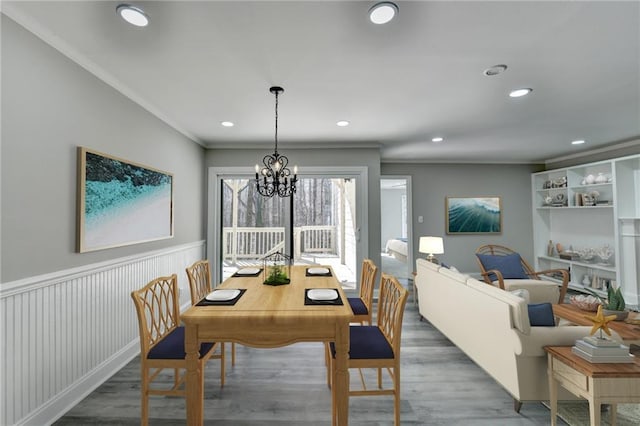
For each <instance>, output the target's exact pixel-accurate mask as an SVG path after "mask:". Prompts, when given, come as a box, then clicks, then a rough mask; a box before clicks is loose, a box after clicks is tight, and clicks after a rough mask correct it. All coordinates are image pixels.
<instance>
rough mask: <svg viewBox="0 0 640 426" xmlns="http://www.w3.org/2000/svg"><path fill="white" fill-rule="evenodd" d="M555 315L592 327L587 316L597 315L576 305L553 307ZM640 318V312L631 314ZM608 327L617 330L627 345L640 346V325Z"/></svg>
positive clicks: (616, 323) (616, 324)
mask: <svg viewBox="0 0 640 426" xmlns="http://www.w3.org/2000/svg"><path fill="white" fill-rule="evenodd" d="M553 314H554V315H555V316H556V317H559V318H562V319H565V320H567V321H569V322H570V323H572V324H575V325H592V324H593V323H592V322H591V321H590V320H588V319H587V318H585V317H584V316H585V315H595V312H589V311H584V310H582V309H580V308H578V307H577V306H575V305H572V304H570V303H565V304H562V305H553ZM638 316H640V313H638V312H630V313H629V317H630V318H635V317H638ZM607 326H608V327H609V328H610V329H612V330H615V332H616V333H618V334H619V335H620V338H621V339H622V340H623V341H624V343H625V344H627V345H630V344H632V343H633V344H636V345H640V325H635V324H629V323H626V322H624V321H611V322H609V323H607Z"/></svg>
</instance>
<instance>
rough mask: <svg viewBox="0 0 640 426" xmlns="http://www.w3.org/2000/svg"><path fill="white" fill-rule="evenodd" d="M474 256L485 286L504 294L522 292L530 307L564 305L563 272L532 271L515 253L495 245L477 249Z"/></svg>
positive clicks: (565, 282) (566, 278)
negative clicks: (548, 304)
mask: <svg viewBox="0 0 640 426" xmlns="http://www.w3.org/2000/svg"><path fill="white" fill-rule="evenodd" d="M475 254H476V260H477V262H478V266H479V267H480V273H481V274H482V278H483V279H484V281H485V282H486V283H487V284H491V285H497V286H498V287H500V288H501V289H503V290H506V291H514V290H519V289H525V290H527V291H528V292H529V295H530V302H531V303H543V302H549V303H558V304H562V303H564V298H565V295H566V294H567V287H568V285H569V272H568V271H567V270H566V269H561V268H558V269H547V270H544V271H535V270H534V269H533V268H532V267H531V265H529V263H528V262H527V261H526V260H524V259H523V258H522V256H520V254H519V253H518V252H515V251H513V250H512V249H510V248H508V247H505V246H501V245H497V244H486V245H483V246H480V247H478V248H477V249H476V253H475ZM543 276H550V277H552V278H555V279H556V280H557V281H559V283H558V282H551V281H547V280H543V279H542V277H543ZM558 287H559V288H558Z"/></svg>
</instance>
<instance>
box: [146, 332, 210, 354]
mask: <svg viewBox="0 0 640 426" xmlns="http://www.w3.org/2000/svg"><path fill="white" fill-rule="evenodd" d="M213 345H215V343H202V344H201V345H200V358H202V357H203V356H204V355H205V354H206V353H207V352H209V351H210V350H211V348H213ZM186 356H187V353H186V352H185V351H184V327H178V328H176V329H175V330H173V331H172V332H171V333H169V334H167V335H166V336H165V338H164V339H162V340H160V341H159V342H158V343H157V344H156V345H155V346H154V347H153V348H151V350H150V351H149V353H148V354H147V359H185V357H186Z"/></svg>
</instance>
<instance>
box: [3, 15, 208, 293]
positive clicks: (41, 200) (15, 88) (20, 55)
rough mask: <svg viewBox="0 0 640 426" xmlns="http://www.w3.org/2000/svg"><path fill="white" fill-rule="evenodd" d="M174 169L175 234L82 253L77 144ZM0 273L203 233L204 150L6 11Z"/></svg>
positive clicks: (84, 260)
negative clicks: (78, 224)
mask: <svg viewBox="0 0 640 426" xmlns="http://www.w3.org/2000/svg"><path fill="white" fill-rule="evenodd" d="M79 145H81V146H87V147H89V148H92V149H95V150H98V151H102V152H105V153H108V154H112V155H115V156H118V157H121V158H125V159H128V160H131V161H135V162H138V163H141V164H144V165H148V166H151V167H154V168H158V169H160V170H164V171H167V172H170V173H173V176H174V206H175V207H174V238H172V239H166V240H161V241H156V242H149V243H144V244H136V245H132V246H127V247H122V248H114V249H108V250H101V251H97V252H91V253H84V254H79V253H76V252H75V239H76V147H77V146H79ZM1 154H2V160H1V161H2V171H1V177H2V192H1V194H2V204H1V213H2V228H1V229H2V252H1V253H2V260H1V272H0V282H8V281H12V280H16V279H20V278H25V277H29V276H34V275H40V274H44V273H48V272H54V271H59V270H63V269H68V268H72V267H77V266H81V265H85V264H90V263H94V262H100V261H105V260H109V259H113V258H118V257H123V256H128V255H132V254H136V253H140V252H146V251H150V250H156V249H161V248H165V247H169V246H172V245H177V244H183V243H187V242H192V241H200V240H203V239H204V238H205V232H204V229H205V222H204V214H203V212H204V207H205V197H204V194H205V190H204V185H205V168H204V160H203V157H204V150H203V149H202V147H200V146H199V145H197V144H195V143H194V142H192V141H191V140H189V139H187V138H186V137H184V136H183V135H181V134H180V133H178V132H176V131H175V130H173V129H172V128H170V127H168V126H167V125H166V124H164V123H162V122H161V121H160V120H158V119H157V118H155V117H154V116H152V115H151V114H149V113H148V112H147V111H146V110H144V109H142V108H141V107H139V106H138V105H137V104H135V103H133V102H131V101H130V100H129V99H128V98H126V97H124V96H123V95H121V94H120V93H119V92H117V91H115V90H114V89H113V88H112V87H110V86H108V85H106V84H105V83H103V82H102V81H100V80H98V79H97V78H96V77H95V76H93V75H92V74H90V73H88V72H87V71H85V70H84V69H83V68H81V67H80V66H78V65H77V64H75V63H74V62H72V61H71V60H69V59H68V58H67V57H65V56H63V55H61V54H60V53H59V52H58V51H57V50H54V49H53V48H51V47H50V46H49V45H47V44H45V43H44V42H42V41H41V40H40V39H38V38H36V37H35V36H34V35H33V34H32V33H30V32H28V31H27V30H25V29H24V28H22V27H21V26H19V25H18V24H16V23H15V22H14V21H12V20H11V19H9V18H7V17H6V16H5V15H2V152H1Z"/></svg>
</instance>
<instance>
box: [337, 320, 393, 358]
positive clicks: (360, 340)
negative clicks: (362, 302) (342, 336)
mask: <svg viewBox="0 0 640 426" xmlns="http://www.w3.org/2000/svg"><path fill="white" fill-rule="evenodd" d="M349 339H350V341H349V358H350V359H391V358H393V349H392V348H391V345H390V344H389V342H388V341H387V339H386V338H385V337H384V334H382V331H380V329H379V328H378V327H377V326H375V325H355V326H351V327H349ZM330 346H331V356H333V357H334V358H335V357H336V347H335V344H334V343H333V342H331V345H330Z"/></svg>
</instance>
